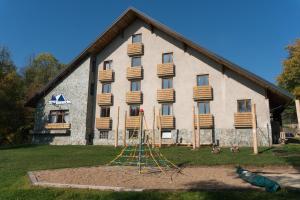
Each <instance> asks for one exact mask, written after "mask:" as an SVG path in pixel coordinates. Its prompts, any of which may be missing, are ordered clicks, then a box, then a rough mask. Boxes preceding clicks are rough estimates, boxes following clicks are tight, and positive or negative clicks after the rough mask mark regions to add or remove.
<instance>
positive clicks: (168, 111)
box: [161, 104, 172, 115]
mask: <svg viewBox="0 0 300 200" xmlns="http://www.w3.org/2000/svg"><path fill="white" fill-rule="evenodd" d="M161 107H162V109H161V114H162V115H172V104H162V105H161Z"/></svg>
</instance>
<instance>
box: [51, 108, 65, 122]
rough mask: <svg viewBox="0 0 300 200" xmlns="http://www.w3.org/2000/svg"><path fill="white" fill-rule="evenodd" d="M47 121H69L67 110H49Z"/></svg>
mask: <svg viewBox="0 0 300 200" xmlns="http://www.w3.org/2000/svg"><path fill="white" fill-rule="evenodd" d="M48 122H49V123H69V110H51V111H50V114H49V121H48Z"/></svg>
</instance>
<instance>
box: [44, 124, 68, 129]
mask: <svg viewBox="0 0 300 200" xmlns="http://www.w3.org/2000/svg"><path fill="white" fill-rule="evenodd" d="M45 128H46V129H70V128H71V124H70V123H48V124H46V125H45Z"/></svg>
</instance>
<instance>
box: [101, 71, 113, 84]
mask: <svg viewBox="0 0 300 200" xmlns="http://www.w3.org/2000/svg"><path fill="white" fill-rule="evenodd" d="M99 81H101V82H112V81H113V70H112V69H108V70H100V71H99Z"/></svg>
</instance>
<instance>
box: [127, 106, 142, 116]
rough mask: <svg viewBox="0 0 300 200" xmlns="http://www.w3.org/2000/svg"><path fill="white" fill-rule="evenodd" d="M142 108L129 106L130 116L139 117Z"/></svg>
mask: <svg viewBox="0 0 300 200" xmlns="http://www.w3.org/2000/svg"><path fill="white" fill-rule="evenodd" d="M139 114H140V106H139V105H130V106H129V115H130V116H139Z"/></svg>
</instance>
